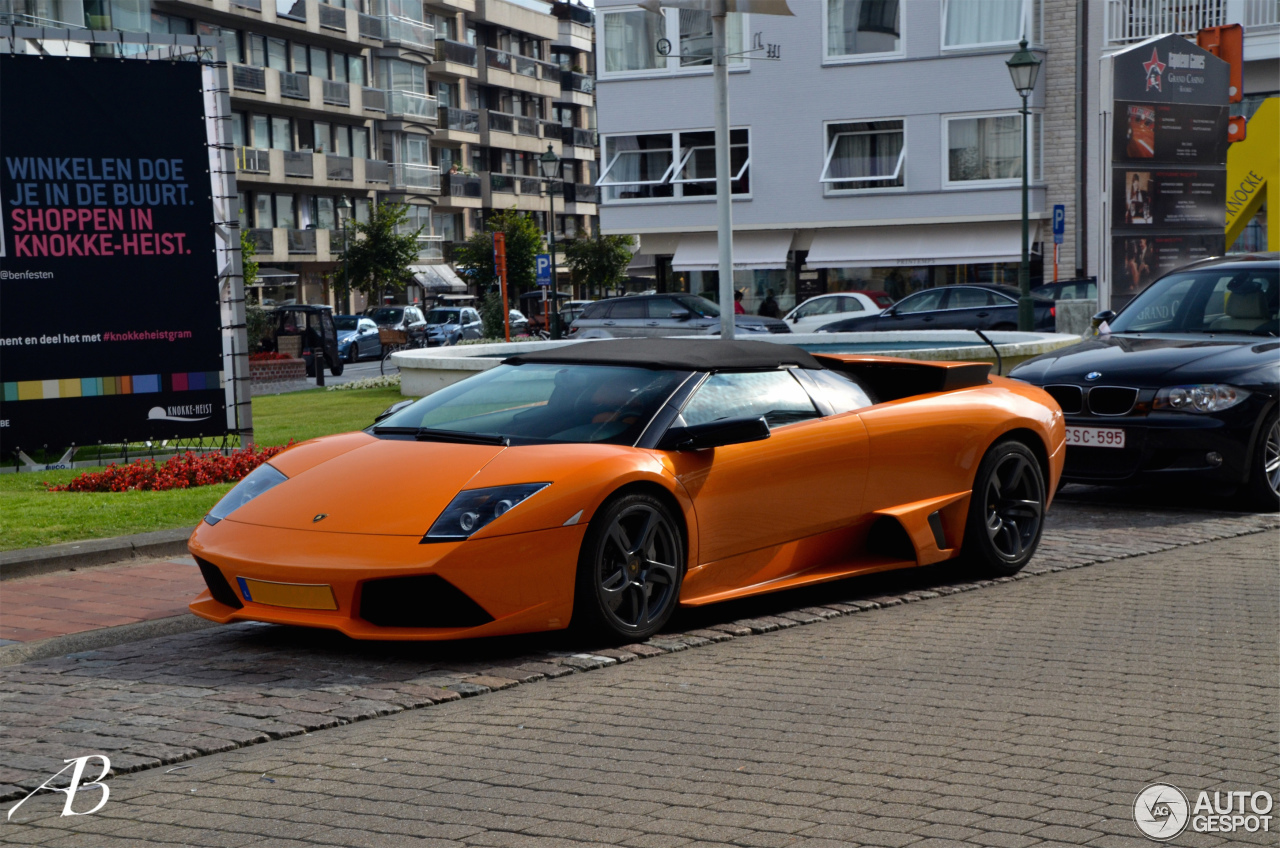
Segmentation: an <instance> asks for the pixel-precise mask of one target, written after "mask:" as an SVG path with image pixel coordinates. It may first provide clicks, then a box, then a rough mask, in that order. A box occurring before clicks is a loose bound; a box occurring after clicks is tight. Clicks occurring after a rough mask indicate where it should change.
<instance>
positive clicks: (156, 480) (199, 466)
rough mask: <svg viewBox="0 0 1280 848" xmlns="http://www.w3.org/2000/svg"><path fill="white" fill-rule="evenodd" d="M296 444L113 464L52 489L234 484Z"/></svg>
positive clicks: (124, 489) (110, 489) (146, 489)
mask: <svg viewBox="0 0 1280 848" xmlns="http://www.w3.org/2000/svg"><path fill="white" fill-rule="evenodd" d="M292 444H293V440H292V439H290V440H289V444H288V445H283V446H281V445H276V446H275V447H269V448H263V449H261V450H260V451H255V450H254V449H253V448H243V449H241V450H237V451H232V452H231V453H230V454H221V453H209V454H196V453H191V452H190V451H188V452H187V453H184V454H181V455H180V456H175V457H173V458H171V459H169V460H166V461H165V463H164V465H156V463H155V460H152V459H141V460H138V461H137V462H131V463H129V464H128V465H116V464H114V463H112V464H111V465H108V466H107V467H106V469H105V470H103V471H86V472H85V473H84V474H81V475H80V476H78V477H76V478H75V479H73V480H72V481H71V482H70V483H67V484H66V485H65V486H50V485H49V484H48V483H45V486H46V487H48V490H49V491H50V492H127V491H131V490H138V491H143V492H162V491H165V490H166V489H190V488H192V487H194V486H210V485H213V484H214V483H230V482H233V481H235V480H239V479H240V478H242V477H244V476H245V475H246V474H248V473H249V472H250V471H252V470H253V469H255V468H257V467H258V466H259V465H261V464H262V463H264V462H266V461H267V460H268V459H270V458H271V457H273V456H275V455H276V454H278V453H280V451H282V450H284V449H285V448H287V447H289V445H292Z"/></svg>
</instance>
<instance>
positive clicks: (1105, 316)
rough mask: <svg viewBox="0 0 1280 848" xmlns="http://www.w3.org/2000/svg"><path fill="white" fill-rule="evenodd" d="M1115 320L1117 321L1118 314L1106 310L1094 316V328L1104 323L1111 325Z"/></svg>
mask: <svg viewBox="0 0 1280 848" xmlns="http://www.w3.org/2000/svg"><path fill="white" fill-rule="evenodd" d="M1114 320H1116V313H1115V312H1113V311H1112V310H1110V309H1104V310H1102V311H1101V312H1099V313H1098V314H1097V315H1095V316H1093V326H1095V327H1097V326H1099V325H1100V324H1102V322H1103V321H1105V322H1107V323H1108V324H1110V323H1111V322H1112V321H1114Z"/></svg>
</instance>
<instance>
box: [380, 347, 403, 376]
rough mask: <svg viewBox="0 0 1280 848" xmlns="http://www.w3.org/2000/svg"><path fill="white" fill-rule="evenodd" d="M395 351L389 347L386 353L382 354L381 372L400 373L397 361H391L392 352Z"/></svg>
mask: <svg viewBox="0 0 1280 848" xmlns="http://www.w3.org/2000/svg"><path fill="white" fill-rule="evenodd" d="M393 353H395V351H394V350H390V349H388V350H387V352H386V353H384V354H382V362H380V363H378V373H379V374H396V373H399V371H400V369H399V368H396V365H395V363H394V362H392V361H391V354H393Z"/></svg>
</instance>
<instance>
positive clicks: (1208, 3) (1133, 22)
mask: <svg viewBox="0 0 1280 848" xmlns="http://www.w3.org/2000/svg"><path fill="white" fill-rule="evenodd" d="M1224 24H1243V25H1244V27H1245V35H1246V37H1247V36H1248V35H1249V34H1250V33H1249V30H1250V29H1255V28H1260V27H1275V26H1280V3H1276V2H1275V0H1107V7H1106V15H1105V21H1104V26H1105V28H1106V39H1107V42H1108V44H1110V45H1112V46H1116V47H1118V46H1121V45H1124V44H1131V43H1134V42H1137V41H1143V40H1144V39H1147V38H1150V37H1152V36H1153V35H1164V34H1166V33H1177V34H1179V35H1184V36H1192V37H1194V36H1195V34H1196V33H1197V32H1198V31H1199V30H1201V29H1203V28H1204V27H1211V26H1222V25H1224ZM1249 52H1250V51H1249V50H1248V48H1247V47H1246V55H1247V56H1248V54H1249ZM1248 58H1254V57H1252V56H1248ZM1258 58H1262V57H1258Z"/></svg>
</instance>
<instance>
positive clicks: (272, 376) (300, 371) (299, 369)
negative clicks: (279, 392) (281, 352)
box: [249, 359, 307, 383]
mask: <svg viewBox="0 0 1280 848" xmlns="http://www.w3.org/2000/svg"><path fill="white" fill-rule="evenodd" d="M249 377H250V378H251V379H252V380H253V382H255V383H280V382H284V381H286V380H305V379H307V363H306V362H305V361H303V360H301V359H269V360H264V361H262V362H250V363H249Z"/></svg>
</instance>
